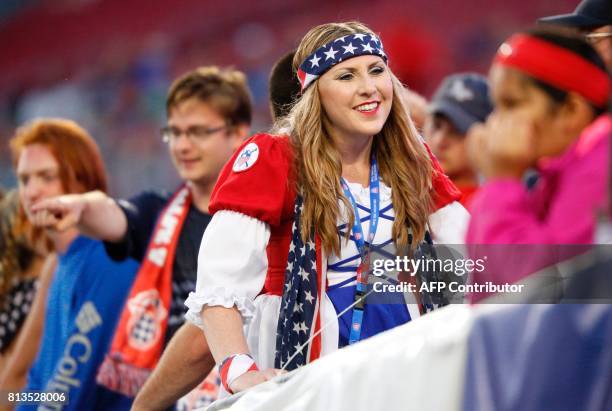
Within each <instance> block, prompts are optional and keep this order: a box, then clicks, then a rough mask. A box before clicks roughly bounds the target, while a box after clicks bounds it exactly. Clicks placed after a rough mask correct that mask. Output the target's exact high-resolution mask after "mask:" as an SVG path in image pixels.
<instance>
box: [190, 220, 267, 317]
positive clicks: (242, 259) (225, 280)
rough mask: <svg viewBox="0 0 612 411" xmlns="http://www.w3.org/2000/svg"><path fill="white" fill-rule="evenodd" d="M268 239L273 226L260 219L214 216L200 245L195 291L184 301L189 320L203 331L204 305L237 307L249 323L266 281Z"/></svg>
mask: <svg viewBox="0 0 612 411" xmlns="http://www.w3.org/2000/svg"><path fill="white" fill-rule="evenodd" d="M269 239H270V227H269V226H268V224H266V223H264V222H262V221H260V220H257V219H255V218H252V217H249V216H247V215H245V214H241V213H237V212H235V211H226V210H224V211H219V212H217V213H215V215H214V216H213V218H212V220H211V221H210V223H209V224H208V227H206V230H205V231H204V236H203V237H202V243H201V244H200V252H199V254H198V279H197V283H196V290H195V292H192V293H189V297H188V298H187V300H186V301H185V305H186V306H187V308H188V309H189V310H188V311H187V313H186V314H185V318H186V319H187V321H189V322H191V323H193V324H195V325H196V326H198V327H200V328H202V327H203V324H202V318H201V312H202V308H203V307H204V306H205V305H209V306H213V305H218V306H223V307H226V308H231V307H233V306H236V307H237V308H238V310H239V311H240V314H241V315H242V317H243V319H244V320H245V321H249V320H250V319H251V318H252V317H253V313H254V312H255V305H254V303H253V300H254V299H255V297H256V296H257V295H258V294H259V293H260V292H261V290H262V288H263V286H264V282H265V280H266V273H267V270H268V257H267V254H266V247H267V245H268V240H269Z"/></svg>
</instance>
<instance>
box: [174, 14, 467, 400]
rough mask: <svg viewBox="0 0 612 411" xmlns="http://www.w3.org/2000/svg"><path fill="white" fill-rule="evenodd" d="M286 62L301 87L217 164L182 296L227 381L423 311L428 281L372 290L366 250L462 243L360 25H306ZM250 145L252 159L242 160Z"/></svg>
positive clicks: (453, 214)
mask: <svg viewBox="0 0 612 411" xmlns="http://www.w3.org/2000/svg"><path fill="white" fill-rule="evenodd" d="M293 67H294V70H295V71H296V72H297V76H298V78H299V80H300V84H301V90H302V94H301V96H300V98H299V99H298V100H297V102H295V104H294V106H293V108H292V109H291V111H290V112H289V114H288V115H287V116H286V117H284V118H282V119H281V120H279V122H278V124H276V125H275V127H274V130H273V132H272V134H260V135H256V136H254V137H253V138H251V139H250V140H249V141H248V142H246V143H245V145H244V146H243V148H242V149H239V150H238V152H237V153H236V154H235V155H234V158H233V159H232V160H230V162H229V163H228V164H227V165H226V167H225V169H224V171H223V172H222V173H221V176H220V177H219V180H218V182H217V185H216V187H215V190H214V192H213V195H212V198H211V205H210V211H211V213H214V216H213V219H212V221H211V223H210V225H209V227H208V229H207V231H206V232H205V234H204V238H203V240H202V246H201V249H200V255H199V260H198V282H197V286H196V291H195V292H194V293H192V294H191V295H190V297H189V299H188V300H187V301H186V305H187V306H188V307H189V312H188V314H187V318H188V319H189V320H190V321H192V322H193V323H195V324H196V325H198V326H200V327H202V328H203V329H204V332H205V334H206V337H207V340H208V342H209V345H210V348H211V351H212V353H213V355H214V357H215V360H216V361H217V363H218V364H220V367H221V369H220V374H221V379H222V383H223V387H224V389H225V391H226V393H232V392H237V391H241V390H243V389H245V388H248V387H250V386H252V385H255V384H257V383H260V382H262V381H265V380H267V379H269V378H271V377H272V376H274V375H275V374H276V373H277V372H278V370H279V369H283V370H290V369H294V368H296V367H299V366H302V365H305V364H306V363H308V362H311V361H313V360H315V359H317V358H319V357H320V356H321V355H325V354H327V353H330V352H332V351H335V350H337V349H338V348H340V347H343V346H345V345H348V344H353V343H356V342H358V341H360V340H361V339H365V338H368V337H370V336H372V335H374V334H377V333H379V332H382V331H384V330H387V329H390V328H393V327H395V326H397V325H400V324H403V323H406V322H408V321H410V320H411V319H414V318H416V317H418V316H420V315H421V314H422V313H424V312H425V311H427V310H428V308H427V307H426V304H422V303H426V302H430V301H431V298H432V296H431V295H414V296H411V297H409V299H408V301H407V300H404V298H403V297H396V298H395V299H393V298H390V299H389V303H388V304H368V303H366V300H365V297H366V287H367V282H368V274H369V271H370V265H369V261H370V250H374V249H375V248H381V247H383V246H385V247H389V246H390V247H391V248H392V250H391V252H392V253H397V254H406V253H410V252H418V251H420V248H421V246H422V245H423V244H424V243H431V242H432V238H433V239H434V240H439V241H448V242H452V243H455V244H456V243H460V242H462V237H463V231H462V227H464V226H465V224H466V220H467V212H466V211H465V210H464V209H463V208H462V207H461V206H460V205H458V203H455V200H457V199H458V197H459V193H458V192H457V190H456V189H455V187H454V186H453V185H452V183H451V182H450V181H449V180H448V178H447V177H446V176H445V175H444V174H443V173H442V172H441V171H440V168H439V165H438V164H437V162H436V161H435V159H434V158H433V157H431V156H430V155H429V152H428V149H427V147H426V146H425V145H424V144H423V143H422V142H421V140H420V138H419V136H418V135H417V133H416V130H415V128H414V125H413V124H412V121H411V120H410V117H409V115H408V111H407V109H406V107H405V106H404V103H403V101H402V97H401V96H402V85H401V84H400V82H399V81H398V80H397V78H396V77H395V76H394V75H393V73H392V72H391V70H390V69H389V67H388V66H387V55H386V53H385V51H384V48H383V44H382V41H381V40H380V39H379V38H378V36H377V35H375V34H374V33H373V32H372V31H371V30H370V29H369V28H368V27H366V26H364V25H363V24H361V23H357V22H349V23H330V24H324V25H321V26H317V27H315V28H313V29H312V30H310V31H309V32H308V33H307V34H306V35H305V36H304V38H303V40H302V42H301V44H300V46H299V47H298V49H297V51H296V54H295V57H294V60H293ZM252 153H257V156H256V158H255V160H256V161H255V160H253V161H251V162H250V163H248V165H247V166H244V165H243V164H244V158H245V157H248V158H249V159H250V158H251V157H252ZM442 220H445V221H446V223H445V224H438V223H437V222H440V221H442ZM441 227H443V228H441ZM353 307H354V308H353ZM243 325H245V332H243ZM260 369H261V370H262V371H260Z"/></svg>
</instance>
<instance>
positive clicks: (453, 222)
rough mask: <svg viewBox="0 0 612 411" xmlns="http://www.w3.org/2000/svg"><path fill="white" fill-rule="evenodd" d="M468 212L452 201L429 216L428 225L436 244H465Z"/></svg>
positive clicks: (468, 219)
mask: <svg viewBox="0 0 612 411" xmlns="http://www.w3.org/2000/svg"><path fill="white" fill-rule="evenodd" d="M469 222H470V213H468V211H467V210H466V209H465V208H464V207H463V206H462V205H461V203H459V202H458V201H454V202H452V203H450V204H449V205H447V206H444V207H442V208H440V209H439V210H437V211H436V212H435V213H433V214H430V216H429V227H430V229H431V235H432V237H433V240H434V242H436V243H437V244H465V234H466V232H467V228H468V224H469Z"/></svg>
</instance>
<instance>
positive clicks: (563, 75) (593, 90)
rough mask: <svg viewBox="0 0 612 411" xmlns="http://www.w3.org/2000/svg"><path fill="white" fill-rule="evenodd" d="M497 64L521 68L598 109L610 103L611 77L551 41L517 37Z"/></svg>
mask: <svg viewBox="0 0 612 411" xmlns="http://www.w3.org/2000/svg"><path fill="white" fill-rule="evenodd" d="M493 62H494V63H496V64H501V65H504V66H508V67H514V68H517V69H519V70H521V71H524V72H525V73H527V74H529V75H531V76H533V77H535V78H537V79H538V80H542V81H543V82H545V83H548V84H550V85H551V86H554V87H557V88H559V89H561V90H565V91H573V92H576V93H578V94H580V95H581V96H582V97H584V98H585V99H587V100H589V101H590V102H592V103H593V104H595V105H596V106H597V107H605V106H606V104H607V103H608V93H609V92H610V79H609V77H608V73H606V72H605V71H604V70H602V69H601V68H599V67H597V66H596V65H595V64H592V63H590V62H589V61H587V60H585V59H584V58H582V57H580V56H578V55H577V54H575V53H572V52H571V51H569V50H566V49H564V48H562V47H559V46H556V45H554V44H551V43H549V42H547V41H544V40H540V39H537V38H534V37H531V36H528V35H525V34H515V35H514V36H512V37H510V38H509V39H508V40H507V41H506V42H504V44H502V45H501V46H500V47H499V50H498V51H497V54H496V56H495V60H494V61H493Z"/></svg>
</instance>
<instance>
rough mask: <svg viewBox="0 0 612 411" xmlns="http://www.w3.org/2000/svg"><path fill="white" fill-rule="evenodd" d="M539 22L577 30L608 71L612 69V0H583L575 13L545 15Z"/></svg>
mask: <svg viewBox="0 0 612 411" xmlns="http://www.w3.org/2000/svg"><path fill="white" fill-rule="evenodd" d="M538 23H543V24H553V25H556V26H563V27H567V28H571V29H575V30H577V31H578V32H579V33H581V34H583V35H584V38H585V39H586V40H587V41H588V42H589V43H591V45H592V46H593V47H594V48H595V49H596V50H597V52H598V53H599V54H600V55H601V57H602V58H603V60H604V62H605V63H606V67H607V68H608V72H610V71H612V1H611V0H583V1H581V2H580V4H578V6H577V7H576V10H574V12H573V13H567V14H558V15H555V16H549V17H543V18H541V19H538Z"/></svg>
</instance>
